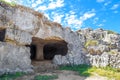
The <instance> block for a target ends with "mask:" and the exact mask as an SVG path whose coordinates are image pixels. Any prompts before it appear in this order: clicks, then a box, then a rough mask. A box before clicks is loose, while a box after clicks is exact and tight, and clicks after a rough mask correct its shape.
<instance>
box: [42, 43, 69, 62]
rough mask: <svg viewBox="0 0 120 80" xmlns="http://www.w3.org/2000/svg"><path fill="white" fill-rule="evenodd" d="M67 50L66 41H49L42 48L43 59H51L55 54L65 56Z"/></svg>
mask: <svg viewBox="0 0 120 80" xmlns="http://www.w3.org/2000/svg"><path fill="white" fill-rule="evenodd" d="M67 51H68V48H67V43H66V42H64V41H60V42H59V41H58V42H49V43H47V44H46V45H45V46H44V48H43V53H44V59H46V60H52V59H53V58H54V56H55V55H62V56H65V55H66V54H67Z"/></svg>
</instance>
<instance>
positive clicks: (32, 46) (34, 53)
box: [30, 45, 36, 60]
mask: <svg viewBox="0 0 120 80" xmlns="http://www.w3.org/2000/svg"><path fill="white" fill-rule="evenodd" d="M30 53H31V56H30V58H31V59H32V60H35V57H36V45H30Z"/></svg>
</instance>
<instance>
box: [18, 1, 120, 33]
mask: <svg viewBox="0 0 120 80" xmlns="http://www.w3.org/2000/svg"><path fill="white" fill-rule="evenodd" d="M19 1H20V3H21V4H22V5H25V6H28V7H30V8H33V9H34V10H36V11H40V12H42V13H44V14H45V15H46V16H47V17H48V19H50V20H52V21H55V22H58V23H61V24H62V25H63V26H64V27H70V28H71V29H72V30H78V29H81V28H87V27H90V28H93V29H96V28H103V29H107V30H113V31H115V32H119V33H120V29H119V28H120V0H19Z"/></svg>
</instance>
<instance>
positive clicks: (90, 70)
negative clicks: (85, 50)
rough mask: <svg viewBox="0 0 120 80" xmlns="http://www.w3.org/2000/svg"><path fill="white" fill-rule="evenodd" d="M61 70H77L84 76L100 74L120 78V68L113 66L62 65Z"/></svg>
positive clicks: (110, 77) (115, 79)
mask: <svg viewBox="0 0 120 80" xmlns="http://www.w3.org/2000/svg"><path fill="white" fill-rule="evenodd" d="M60 70H72V71H77V72H78V73H79V74H80V75H82V76H90V75H94V74H98V75H101V76H104V77H108V78H109V79H114V80H120V69H115V68H111V67H109V66H107V67H104V68H97V67H91V66H89V65H74V66H61V67H60Z"/></svg>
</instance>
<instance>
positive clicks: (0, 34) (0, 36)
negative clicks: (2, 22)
mask: <svg viewBox="0 0 120 80" xmlns="http://www.w3.org/2000/svg"><path fill="white" fill-rule="evenodd" d="M5 33H6V29H0V41H1V42H4V40H5Z"/></svg>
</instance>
